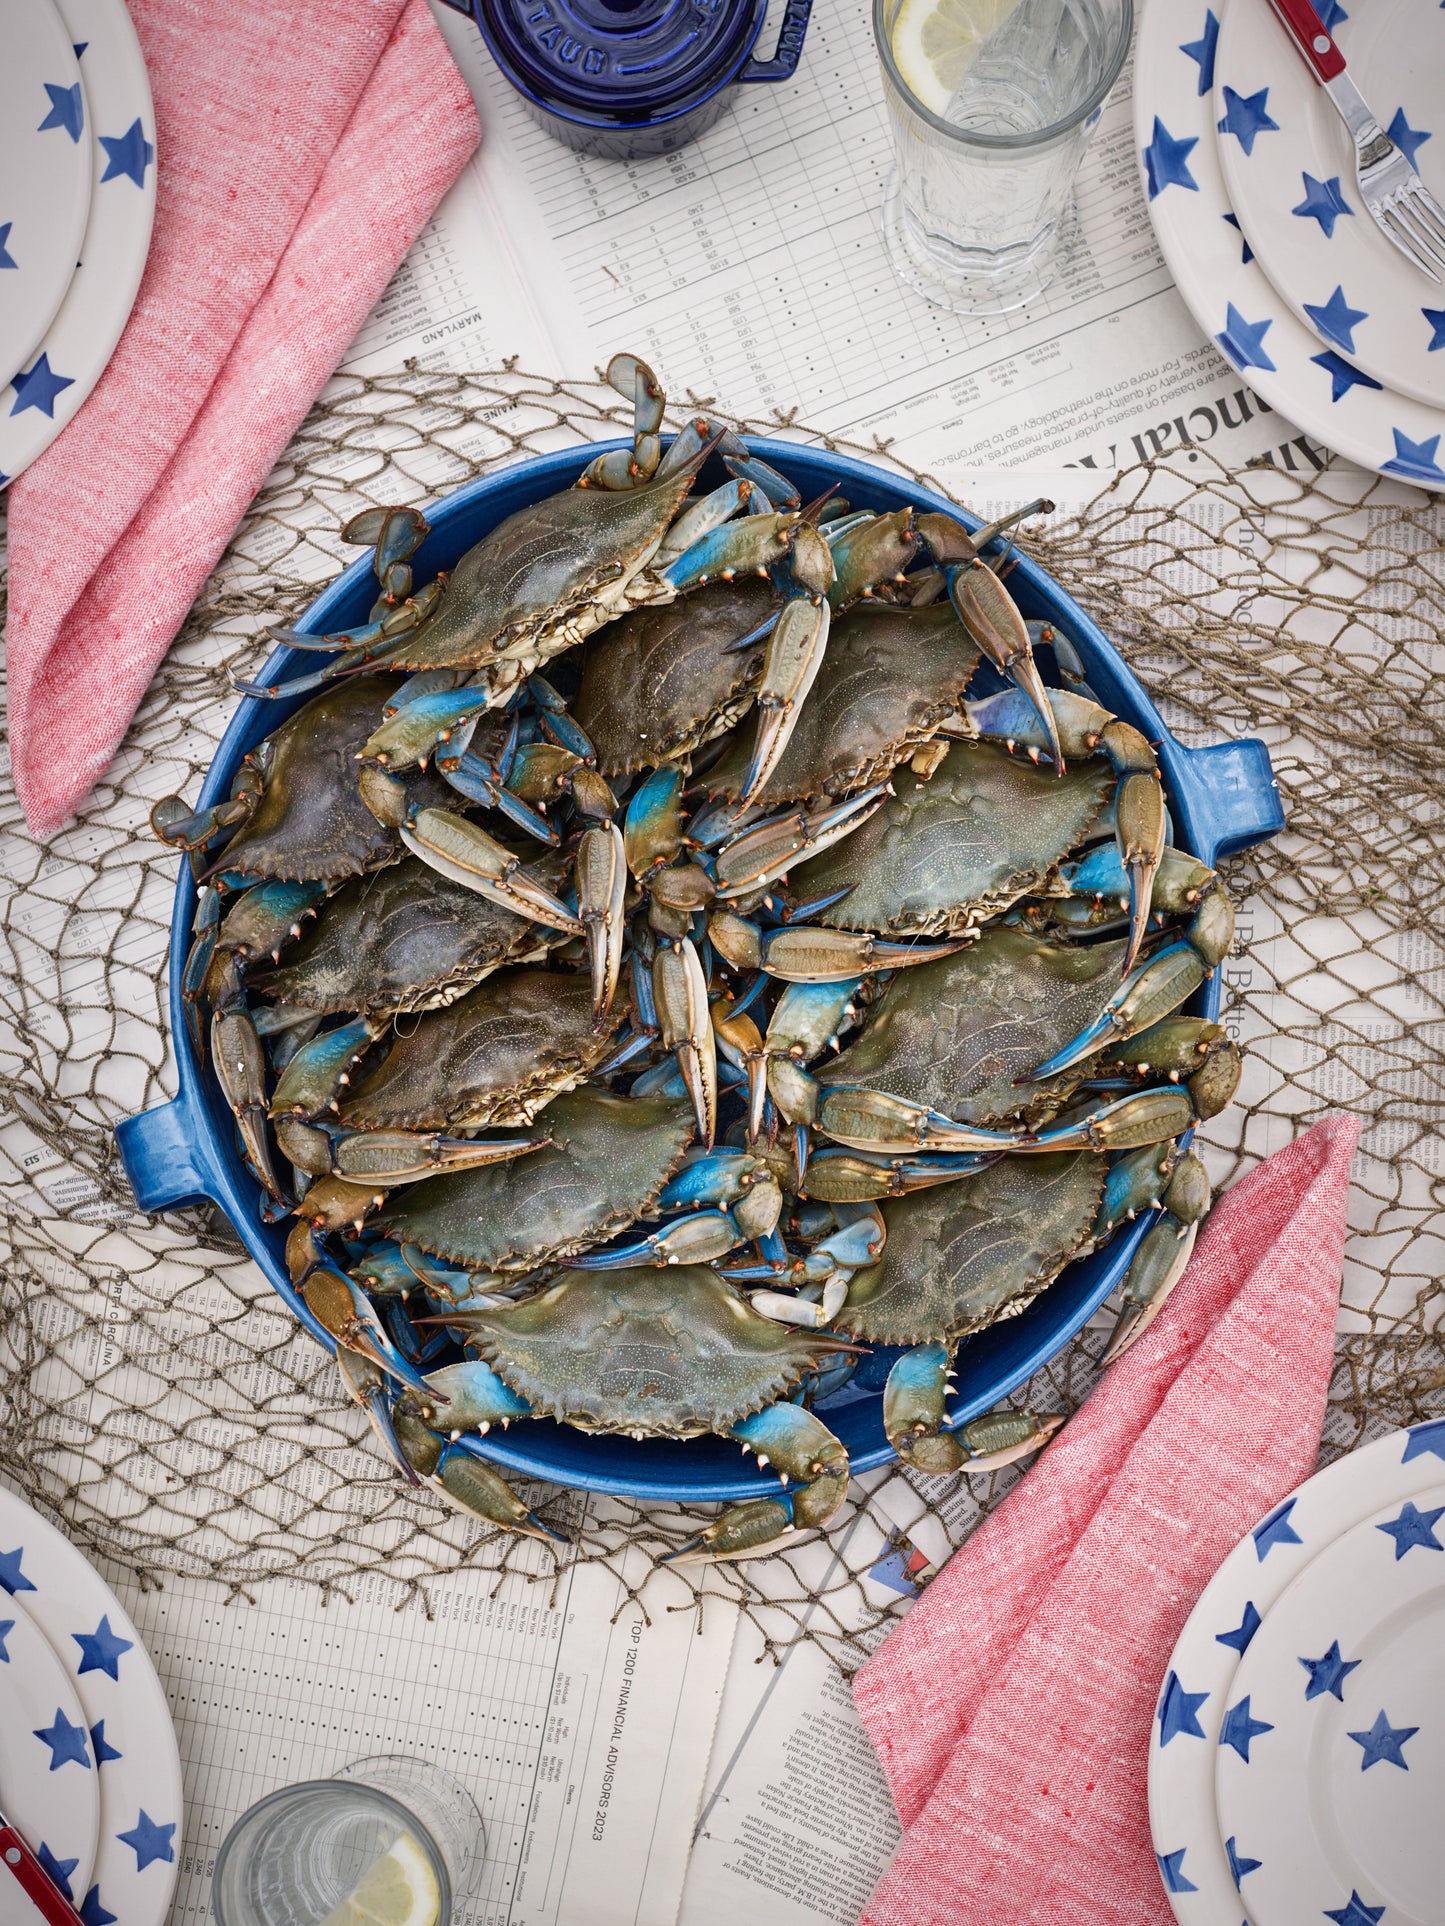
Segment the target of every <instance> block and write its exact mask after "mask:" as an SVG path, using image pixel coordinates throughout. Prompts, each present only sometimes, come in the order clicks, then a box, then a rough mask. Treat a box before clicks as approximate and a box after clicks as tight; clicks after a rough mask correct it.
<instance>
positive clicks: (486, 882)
mask: <svg viewBox="0 0 1445 1926" xmlns="http://www.w3.org/2000/svg"><path fill="white" fill-rule="evenodd" d="M400 834H401V840H402V841H403V842H404V843H405V844H406V846H407V848H408V849H409V850H410V851H411V853H412V855H413V856H419V857H420V858H421V860H422V861H423V862H424V863H427V864H429V865H430V866H431V868H433V869H434V870H436V871H437V873H438V874H439V875H442V876H445V877H447V878H448V879H449V880H450V881H451V882H454V883H461V884H462V885H463V886H464V887H465V888H467V889H474V890H476V892H477V893H478V895H480V896H487V897H490V898H491V900H492V901H493V902H494V903H500V904H501V906H502V908H503V909H509V910H511V911H512V913H513V915H515V916H522V917H526V918H528V919H529V920H530V921H532V922H534V923H545V924H547V925H548V927H549V928H551V929H557V930H566V931H567V932H568V933H569V934H571V935H573V936H581V935H583V934H585V926H584V925H583V923H582V922H581V921H580V920H579V919H578V918H577V917H575V916H574V915H573V914H572V912H571V910H569V909H568V907H567V905H566V904H565V903H563V902H562V901H561V900H560V899H559V898H558V897H556V896H554V895H553V894H552V892H551V890H549V889H544V888H543V886H542V885H541V884H540V883H538V882H534V881H533V879H532V878H531V877H530V876H528V875H527V874H526V872H525V871H524V870H523V868H522V865H521V860H520V858H519V857H517V856H515V855H513V853H512V851H511V850H509V849H507V848H506V847H504V845H503V844H501V843H499V842H496V841H494V839H493V838H492V837H490V836H489V835H488V834H487V832H486V831H485V830H484V829H479V828H478V827H477V825H476V824H475V823H470V822H468V821H467V820H466V818H465V817H464V816H456V815H453V814H452V812H451V811H450V810H449V809H418V810H417V811H416V812H415V813H414V814H413V815H412V817H411V820H410V823H409V824H403V826H402V828H401V831H400Z"/></svg>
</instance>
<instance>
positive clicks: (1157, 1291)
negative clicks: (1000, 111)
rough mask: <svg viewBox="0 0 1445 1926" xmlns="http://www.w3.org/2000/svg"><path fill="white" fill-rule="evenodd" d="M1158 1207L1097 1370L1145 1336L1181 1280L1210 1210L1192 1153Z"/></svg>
mask: <svg viewBox="0 0 1445 1926" xmlns="http://www.w3.org/2000/svg"><path fill="white" fill-rule="evenodd" d="M1160 1202H1161V1205H1162V1207H1163V1208H1162V1210H1161V1212H1160V1215H1159V1219H1158V1221H1157V1222H1156V1223H1154V1224H1151V1225H1150V1227H1149V1229H1148V1230H1147V1231H1146V1232H1145V1234H1144V1236H1143V1237H1142V1238H1141V1239H1140V1241H1139V1248H1138V1250H1137V1251H1135V1253H1134V1261H1133V1263H1132V1264H1131V1265H1130V1266H1129V1275H1128V1278H1127V1280H1126V1281H1125V1285H1124V1294H1123V1295H1124V1301H1123V1304H1122V1306H1121V1307H1120V1311H1119V1320H1118V1322H1117V1323H1116V1324H1115V1326H1114V1329H1113V1331H1112V1333H1111V1334H1110V1337H1109V1343H1108V1348H1107V1349H1106V1350H1105V1352H1104V1355H1103V1357H1102V1358H1101V1359H1100V1363H1101V1364H1112V1363H1113V1362H1114V1360H1115V1359H1116V1358H1121V1357H1122V1356H1123V1355H1124V1353H1125V1352H1126V1351H1127V1350H1128V1349H1129V1347H1130V1345H1131V1344H1133V1343H1134V1342H1135V1340H1136V1339H1138V1338H1141V1337H1142V1336H1143V1335H1144V1333H1145V1331H1147V1330H1148V1328H1149V1326H1150V1325H1151V1324H1152V1323H1153V1322H1154V1319H1155V1318H1156V1317H1157V1316H1158V1315H1159V1313H1160V1311H1162V1310H1163V1308H1164V1303H1165V1300H1166V1299H1167V1298H1168V1296H1169V1293H1170V1292H1171V1291H1172V1290H1173V1289H1174V1286H1175V1285H1176V1284H1177V1283H1178V1282H1179V1280H1180V1278H1181V1277H1182V1276H1183V1275H1184V1268H1185V1266H1186V1265H1187V1264H1188V1262H1189V1259H1190V1256H1191V1254H1192V1253H1193V1250H1194V1241H1195V1238H1196V1237H1197V1236H1198V1234H1199V1220H1200V1219H1201V1218H1202V1217H1203V1215H1204V1213H1205V1212H1206V1211H1207V1210H1208V1208H1209V1178H1208V1175H1207V1174H1206V1172H1205V1169H1204V1165H1203V1163H1202V1162H1201V1161H1200V1159H1199V1158H1198V1157H1197V1156H1196V1155H1195V1154H1194V1152H1193V1151H1192V1150H1191V1151H1186V1152H1185V1154H1184V1156H1183V1157H1181V1158H1180V1160H1179V1163H1178V1165H1177V1166H1176V1167H1175V1170H1174V1173H1173V1175H1172V1177H1171V1178H1170V1180H1169V1185H1168V1188H1167V1189H1166V1190H1165V1192H1164V1195H1163V1197H1162V1198H1161V1199H1160Z"/></svg>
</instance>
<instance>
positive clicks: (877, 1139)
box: [790, 1078, 1177, 1154]
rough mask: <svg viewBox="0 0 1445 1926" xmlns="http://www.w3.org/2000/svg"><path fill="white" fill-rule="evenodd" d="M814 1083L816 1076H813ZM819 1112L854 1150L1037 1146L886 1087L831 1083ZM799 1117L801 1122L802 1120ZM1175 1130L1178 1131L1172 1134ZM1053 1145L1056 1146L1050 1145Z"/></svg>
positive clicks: (828, 1129)
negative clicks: (960, 1119)
mask: <svg viewBox="0 0 1445 1926" xmlns="http://www.w3.org/2000/svg"><path fill="white" fill-rule="evenodd" d="M808 1082H809V1083H811V1082H812V1080H811V1078H810V1079H808ZM812 1092H813V1095H814V1098H815V1101H816V1112H815V1114H814V1115H813V1116H806V1115H805V1116H804V1117H803V1118H802V1121H804V1122H809V1123H816V1124H817V1127H818V1129H819V1130H821V1131H822V1132H823V1135H824V1136H825V1137H831V1138H832V1139H833V1140H834V1142H835V1143H840V1144H846V1145H847V1146H848V1147H849V1149H851V1150H874V1151H882V1152H884V1153H885V1154H889V1153H891V1154H902V1153H907V1152H908V1151H912V1150H978V1151H991V1150H1018V1149H1023V1148H1025V1147H1027V1148H1029V1149H1033V1148H1036V1147H1037V1148H1041V1149H1042V1148H1045V1147H1046V1146H1044V1145H1042V1144H1038V1145H1035V1144H1034V1142H1033V1141H1032V1140H1031V1139H1030V1138H1029V1137H1028V1136H1027V1134H1026V1133H1024V1134H1022V1135H1020V1134H1016V1133H1012V1132H1009V1131H1003V1130H980V1129H978V1128H977V1127H976V1126H975V1125H973V1124H961V1123H955V1122H954V1120H953V1118H952V1117H945V1116H944V1115H943V1114H942V1112H941V1111H938V1110H930V1109H929V1108H928V1107H927V1105H926V1104H921V1103H909V1102H907V1101H906V1100H905V1099H904V1098H902V1097H893V1096H889V1095H888V1094H887V1092H886V1091H882V1090H869V1089H864V1088H861V1087H858V1086H856V1085H852V1084H831V1085H829V1086H828V1087H827V1088H825V1089H823V1090H822V1092H821V1094H819V1093H818V1086H817V1085H816V1084H813V1085H812ZM790 1094H791V1093H790ZM794 1121H797V1120H796V1119H795V1120H794ZM1171 1134H1176V1135H1177V1132H1175V1133H1171ZM1047 1147H1048V1148H1053V1146H1047Z"/></svg>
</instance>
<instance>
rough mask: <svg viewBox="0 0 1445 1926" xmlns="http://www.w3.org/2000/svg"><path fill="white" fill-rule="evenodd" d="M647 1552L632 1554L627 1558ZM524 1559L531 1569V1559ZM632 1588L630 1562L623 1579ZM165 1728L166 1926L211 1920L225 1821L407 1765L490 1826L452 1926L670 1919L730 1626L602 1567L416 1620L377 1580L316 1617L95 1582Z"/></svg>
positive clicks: (626, 1924) (299, 1608) (450, 1585)
mask: <svg viewBox="0 0 1445 1926" xmlns="http://www.w3.org/2000/svg"><path fill="white" fill-rule="evenodd" d="M641 1556H642V1554H641V1553H638V1554H637V1557H639V1558H640V1557H641ZM539 1569H540V1567H539ZM626 1575H627V1577H628V1578H629V1579H630V1580H631V1582H632V1583H633V1584H636V1583H638V1582H639V1581H640V1580H641V1578H642V1576H643V1572H642V1570H641V1569H639V1570H636V1571H630V1572H627V1574H626ZM108 1576H109V1578H110V1579H111V1582H112V1583H113V1584H114V1586H115V1589H116V1591H117V1593H118V1595H119V1597H120V1599H121V1602H122V1603H123V1605H124V1606H125V1608H126V1610H127V1611H128V1612H129V1613H130V1615H131V1616H132V1618H133V1619H134V1620H135V1621H136V1624H137V1627H138V1629H139V1631H140V1633H141V1636H142V1638H143V1639H144V1640H145V1643H146V1648H147V1650H148V1651H149V1652H150V1654H151V1656H152V1657H153V1659H154V1660H155V1662H156V1665H157V1668H158V1670H159V1672H160V1675H161V1680H162V1683H163V1684H164V1686H165V1688H166V1691H167V1694H168V1697H169V1699H170V1704H171V1711H172V1714H173V1716H174V1718H175V1722H176V1730H177V1734H178V1737H179V1740H180V1747H181V1761H182V1768H183V1772H184V1779H185V1797H186V1827H185V1835H186V1836H185V1848H184V1852H183V1855H182V1865H181V1873H180V1880H179V1884H178V1888H177V1892H176V1898H175V1903H174V1906H173V1908H172V1912H171V1920H172V1922H173V1926H199V1922H203V1921H209V1920H210V1919H211V1918H212V1917H213V1914H212V1911H211V1907H210V1883H211V1872H212V1868H213V1866H214V1862H215V1856H216V1851H217V1848H218V1847H219V1846H220V1843H221V1841H222V1839H223V1838H224V1837H225V1835H226V1833H227V1831H228V1830H229V1828H230V1826H231V1824H232V1823H233V1821H234V1820H235V1819H237V1818H238V1817H239V1816H240V1814H241V1813H242V1812H243V1811H244V1810H245V1809H246V1807H247V1806H249V1805H250V1804H251V1803H252V1802H253V1801H254V1800H256V1799H258V1798H260V1797H261V1796H262V1795H263V1794H264V1793H267V1792H270V1791H272V1790H274V1789H275V1787H277V1786H279V1785H286V1784H291V1783H294V1782H295V1781H297V1780H301V1779H311V1778H325V1777H326V1776H328V1775H329V1774H330V1773H332V1772H334V1771H336V1770H337V1769H338V1768H339V1767H341V1766H344V1765H347V1764H349V1763H351V1762H353V1761H355V1760H358V1759H365V1758H371V1757H375V1756H377V1755H379V1754H386V1753H405V1754H409V1755H411V1756H413V1757H416V1758H419V1759H426V1760H430V1761H431V1762H432V1763H434V1764H436V1765H439V1766H442V1767H443V1768H445V1770H447V1771H448V1772H450V1773H452V1774H453V1776H454V1777H455V1778H457V1779H458V1780H459V1781H460V1782H461V1783H462V1784H463V1785H464V1786H465V1787H466V1788H467V1790H468V1791H469V1792H470V1793H471V1795H472V1797H473V1798H474V1799H475V1800H476V1802H477V1805H478V1807H479V1809H480V1811H481V1814H482V1819H483V1823H484V1825H485V1827H486V1848H487V1850H486V1862H485V1866H484V1868H483V1872H482V1879H481V1885H480V1889H479V1891H478V1893H477V1895H476V1896H475V1898H473V1900H472V1901H471V1902H470V1904H469V1905H468V1906H466V1907H465V1908H462V1909H460V1910H458V1911H456V1912H454V1913H453V1919H454V1920H455V1921H456V1922H457V1926H672V1921H673V1920H674V1918H675V1917H676V1914H677V1909H678V1902H679V1897H680V1894H681V1891H682V1882H683V1877H684V1873H685V1871H686V1865H687V1856H688V1847H689V1843H690V1839H691V1834H692V1829H693V1824H694V1820H695V1815H696V1813H697V1809H698V1801H699V1797H700V1795H701V1791H702V1785H703V1774H704V1771H705V1769H706V1765H707V1759H708V1754H709V1751H710V1748H711V1743H712V1734H713V1726H714V1722H715V1720H716V1717H717V1709H718V1704H719V1700H720V1697H721V1693H722V1689H723V1682H724V1679H725V1677H726V1673H727V1665H728V1655H729V1652H730V1649H731V1646H732V1637H733V1625H734V1615H733V1613H732V1612H731V1611H729V1610H726V1609H716V1610H711V1609H710V1610H708V1611H707V1612H706V1613H705V1614H704V1615H703V1623H702V1625H701V1627H699V1624H698V1620H697V1618H696V1616H695V1615H692V1614H689V1613H683V1612H678V1613H667V1612H656V1611H653V1612H651V1613H644V1612H643V1610H642V1609H641V1607H640V1606H638V1605H637V1604H636V1603H635V1602H634V1601H629V1599H628V1596H627V1592H626V1588H625V1587H624V1585H623V1584H622V1582H621V1581H620V1580H619V1579H618V1578H617V1577H615V1576H614V1575H613V1574H612V1573H611V1572H609V1571H608V1570H607V1569H606V1568H605V1567H602V1566H599V1565H592V1564H579V1565H571V1566H568V1567H567V1568H566V1569H565V1570H564V1571H563V1573H562V1575H561V1578H560V1580H559V1581H558V1583H557V1585H556V1587H555V1589H554V1587H553V1586H552V1585H551V1583H550V1581H549V1576H548V1575H541V1576H539V1577H538V1582H537V1583H536V1584H535V1585H534V1586H533V1587H531V1588H526V1587H525V1586H523V1585H522V1584H520V1583H519V1582H518V1581H517V1580H509V1581H508V1583H507V1584H506V1585H505V1586H504V1587H503V1588H501V1589H500V1590H498V1587H497V1582H496V1575H495V1574H494V1573H490V1572H486V1571H475V1572H467V1573H463V1574H459V1575H457V1576H455V1577H452V1578H449V1579H447V1580H445V1581H443V1582H441V1583H438V1584H436V1585H435V1586H434V1587H433V1588H432V1594H431V1603H432V1612H433V1616H432V1618H431V1619H430V1620H428V1619H427V1618H426V1617H425V1616H424V1615H423V1613H422V1611H421V1609H420V1607H419V1606H412V1607H411V1608H409V1609H406V1610H402V1611H398V1610H397V1609H396V1601H395V1598H394V1596H392V1595H391V1593H392V1588H391V1587H389V1586H387V1585H386V1584H385V1583H379V1584H378V1585H377V1586H376V1587H375V1588H373V1589H372V1590H371V1591H369V1592H363V1594H362V1595H361V1596H359V1597H357V1598H356V1599H354V1600H353V1601H352V1602H351V1603H345V1602H342V1601H333V1602H332V1603H331V1604H330V1605H329V1606H326V1607H323V1606H322V1604H321V1602H320V1598H319V1595H318V1593H317V1592H316V1590H315V1588H314V1587H311V1586H303V1585H297V1584H291V1583H286V1582H284V1581H274V1582H272V1583H270V1584H268V1585H264V1586H261V1587H259V1588H258V1589H257V1592H256V1595H255V1602H254V1603H246V1602H244V1601H232V1602H227V1601H226V1600H225V1599H224V1597H223V1595H222V1594H221V1593H220V1592H219V1591H218V1590H217V1588H216V1587H215V1586H213V1585H208V1584H203V1583H200V1582H196V1581H188V1580H184V1579H182V1580H168V1581H167V1582H166V1584H165V1586H164V1588H163V1589H156V1588H152V1589H148V1590H145V1591H142V1590H141V1588H140V1587H139V1586H138V1585H137V1584H135V1583H134V1582H133V1581H127V1579H126V1578H125V1577H124V1576H123V1575H119V1574H116V1573H110V1574H108Z"/></svg>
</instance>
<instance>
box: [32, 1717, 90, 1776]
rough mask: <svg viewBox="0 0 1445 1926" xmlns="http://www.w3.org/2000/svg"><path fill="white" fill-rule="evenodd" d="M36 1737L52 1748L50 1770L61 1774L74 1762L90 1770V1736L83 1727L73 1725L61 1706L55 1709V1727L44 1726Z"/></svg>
mask: <svg viewBox="0 0 1445 1926" xmlns="http://www.w3.org/2000/svg"><path fill="white" fill-rule="evenodd" d="M35 1736H36V1738H37V1739H39V1740H40V1741H41V1743H42V1744H44V1745H48V1746H49V1747H50V1770H51V1771H52V1772H59V1770H60V1768H61V1767H62V1766H63V1765H69V1764H70V1763H71V1762H72V1761H74V1763H75V1764H76V1765H81V1766H84V1767H85V1769H86V1771H87V1772H89V1770H90V1747H89V1746H88V1745H87V1744H86V1740H87V1738H88V1737H89V1734H88V1733H87V1732H86V1729H85V1727H84V1726H83V1725H72V1724H71V1723H70V1721H69V1719H67V1718H66V1716H65V1714H64V1712H63V1711H62V1710H61V1708H60V1707H59V1706H56V1708H55V1723H54V1725H42V1726H40V1727H38V1728H37V1730H36V1733H35Z"/></svg>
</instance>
